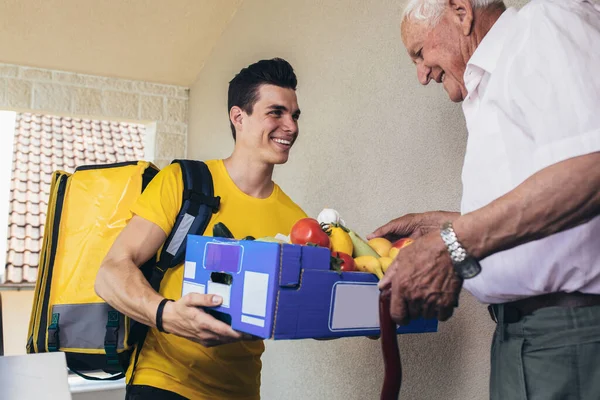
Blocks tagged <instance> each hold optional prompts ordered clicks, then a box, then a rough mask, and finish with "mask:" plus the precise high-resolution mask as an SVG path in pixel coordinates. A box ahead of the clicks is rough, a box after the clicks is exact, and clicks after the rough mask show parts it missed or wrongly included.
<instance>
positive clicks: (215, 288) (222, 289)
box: [206, 281, 231, 308]
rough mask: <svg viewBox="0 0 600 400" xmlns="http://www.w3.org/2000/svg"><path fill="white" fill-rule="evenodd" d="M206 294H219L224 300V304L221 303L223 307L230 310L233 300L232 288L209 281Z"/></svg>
mask: <svg viewBox="0 0 600 400" xmlns="http://www.w3.org/2000/svg"><path fill="white" fill-rule="evenodd" d="M206 293H207V294H218V295H219V296H221V297H222V298H223V303H221V307H225V308H229V302H230V300H231V286H229V285H225V284H223V283H216V282H213V281H208V291H207V292H206Z"/></svg>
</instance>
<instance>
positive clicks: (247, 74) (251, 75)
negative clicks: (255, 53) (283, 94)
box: [227, 58, 298, 140]
mask: <svg viewBox="0 0 600 400" xmlns="http://www.w3.org/2000/svg"><path fill="white" fill-rule="evenodd" d="M297 83H298V81H297V79H296V74H295V73H294V69H293V68H292V66H291V65H290V64H289V63H288V62H287V61H286V60H284V59H281V58H273V59H271V60H261V61H258V62H256V63H254V64H251V65H249V66H248V67H246V68H243V69H242V70H241V71H240V72H239V73H238V74H237V75H236V76H235V77H234V78H233V79H232V80H231V81H230V82H229V92H228V96H227V111H228V112H229V110H231V107H234V106H238V107H240V108H241V109H242V110H244V111H245V112H246V113H247V114H248V115H251V114H252V107H253V106H254V103H256V101H257V100H258V88H259V87H260V86H261V85H265V84H269V85H275V86H280V87H282V88H288V89H293V90H296V85H297ZM229 125H230V126H231V134H232V136H233V140H235V139H236V137H235V127H234V126H233V124H232V123H231V122H229Z"/></svg>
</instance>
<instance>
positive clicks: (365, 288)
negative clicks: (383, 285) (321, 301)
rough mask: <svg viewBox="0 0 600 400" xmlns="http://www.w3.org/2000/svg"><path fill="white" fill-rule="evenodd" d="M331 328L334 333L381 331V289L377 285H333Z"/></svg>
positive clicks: (340, 283) (339, 283)
mask: <svg viewBox="0 0 600 400" xmlns="http://www.w3.org/2000/svg"><path fill="white" fill-rule="evenodd" d="M332 290H333V291H332V293H331V308H330V311H329V312H330V318H329V328H330V329H331V330H332V331H338V330H357V329H365V330H366V329H379V288H378V287H377V284H376V283H373V284H360V283H342V282H338V283H336V284H335V285H333V289H332Z"/></svg>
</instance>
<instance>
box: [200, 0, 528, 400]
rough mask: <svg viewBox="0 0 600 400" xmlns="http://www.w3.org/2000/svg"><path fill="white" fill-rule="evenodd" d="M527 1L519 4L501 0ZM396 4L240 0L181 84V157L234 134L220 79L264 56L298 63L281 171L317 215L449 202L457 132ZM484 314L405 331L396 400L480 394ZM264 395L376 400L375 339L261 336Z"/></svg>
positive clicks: (363, 222) (471, 310)
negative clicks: (403, 38) (291, 139)
mask: <svg viewBox="0 0 600 400" xmlns="http://www.w3.org/2000/svg"><path fill="white" fill-rule="evenodd" d="M507 3H508V4H509V5H522V4H523V3H525V1H516V0H515V1H509V2H507ZM401 7H402V2H401V1H396V0H374V1H368V2H367V1H362V0H330V1H306V2H281V1H278V0H246V1H245V2H244V3H243V4H242V6H241V8H240V9H239V10H238V12H237V14H236V16H235V18H234V19H233V21H232V24H231V25H230V27H229V28H228V29H227V30H226V31H225V33H224V35H223V36H222V38H221V40H220V42H219V43H218V44H217V46H216V48H215V50H214V52H213V54H212V56H211V58H210V60H209V62H207V63H206V65H205V67H204V69H203V71H202V72H201V74H200V75H199V77H198V80H197V82H196V83H195V84H194V85H193V86H192V88H191V94H190V124H189V129H190V133H189V139H188V156H189V157H194V158H201V159H205V158H213V157H223V156H226V155H228V154H229V152H230V150H231V148H232V140H231V136H230V133H229V127H228V120H227V110H226V104H227V96H226V93H227V82H228V81H229V80H230V79H231V78H232V77H233V75H234V74H235V73H236V72H237V71H239V69H240V68H241V67H243V66H246V65H247V64H249V63H251V62H254V61H256V60H258V59H260V58H267V57H269V58H270V57H275V56H280V57H283V58H286V59H287V60H288V61H290V62H291V63H292V65H293V66H294V67H295V69H296V72H297V74H298V78H299V87H298V97H299V104H300V107H301V109H302V118H301V123H300V125H301V136H300V139H299V141H298V142H297V144H296V146H295V148H294V149H293V150H292V157H291V160H290V162H289V163H288V164H287V165H285V166H283V167H280V168H279V169H278V170H277V171H276V180H277V181H278V182H279V183H280V185H281V186H282V187H283V189H284V190H285V191H287V193H289V194H290V195H291V196H292V197H293V198H294V199H295V200H296V201H297V202H298V203H299V204H300V205H301V206H303V207H304V208H305V209H306V211H307V212H309V213H310V214H312V215H313V216H315V215H316V213H317V212H318V211H319V210H320V209H321V208H323V207H326V206H327V207H334V208H337V209H338V210H339V211H340V212H341V213H342V215H343V217H344V219H345V220H346V222H347V223H349V224H351V225H352V227H353V228H355V229H356V230H357V231H358V232H359V233H362V234H367V233H368V232H370V230H372V229H374V228H375V227H377V226H378V225H380V224H382V223H384V222H386V221H387V220H389V219H390V218H393V217H396V216H398V215H400V214H404V213H408V212H418V211H426V210H431V209H449V210H458V209H459V204H460V196H461V181H460V172H461V168H462V157H463V155H464V149H465V139H466V129H465V124H464V119H463V116H462V112H461V109H460V106H459V105H456V104H453V103H451V102H450V101H449V100H448V98H447V96H446V94H445V92H444V91H443V89H442V88H440V87H437V88H436V87H427V88H423V87H421V86H420V85H419V84H418V82H417V79H416V75H415V70H414V67H413V65H412V64H411V62H410V61H409V59H408V58H407V56H406V55H405V53H404V49H403V48H402V46H401V42H400V41H399V29H398V22H399V20H398V16H399V15H400V12H401ZM492 329H493V324H492V322H491V321H490V319H489V317H488V314H487V311H486V309H485V307H484V306H483V305H480V304H478V303H477V302H476V301H475V300H474V298H473V297H472V296H470V295H469V294H468V293H463V295H462V297H461V301H460V307H459V309H458V310H457V312H456V313H455V316H454V317H453V318H452V319H451V320H450V321H449V322H446V323H442V324H440V328H439V333H436V334H427V335H412V336H409V335H406V336H401V337H400V347H401V354H402V357H403V365H404V368H405V375H404V376H405V380H404V382H405V383H404V387H403V392H402V398H406V399H412V400H418V399H456V400H459V399H460V400H464V399H486V398H487V390H488V372H489V367H488V363H489V354H488V353H489V344H490V340H491V335H492ZM263 361H264V368H263V388H262V393H263V398H265V399H278V398H283V396H284V392H285V393H286V395H285V397H286V398H288V399H331V400H334V399H340V400H341V399H343V400H347V399H357V400H358V399H361V400H362V399H375V398H378V395H379V391H380V386H381V382H382V377H383V375H382V371H383V365H382V358H381V353H380V348H379V342H374V341H370V340H368V339H365V338H354V339H342V340H337V341H331V342H316V341H311V340H307V341H296V342H294V341H282V342H268V343H267V351H266V354H265V355H264V358H263Z"/></svg>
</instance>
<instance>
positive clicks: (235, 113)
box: [229, 106, 244, 132]
mask: <svg viewBox="0 0 600 400" xmlns="http://www.w3.org/2000/svg"><path fill="white" fill-rule="evenodd" d="M229 120H230V121H231V123H232V124H233V126H234V127H235V131H236V132H240V131H241V128H242V122H243V121H244V110H242V109H241V108H239V107H238V106H233V107H231V110H229Z"/></svg>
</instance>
